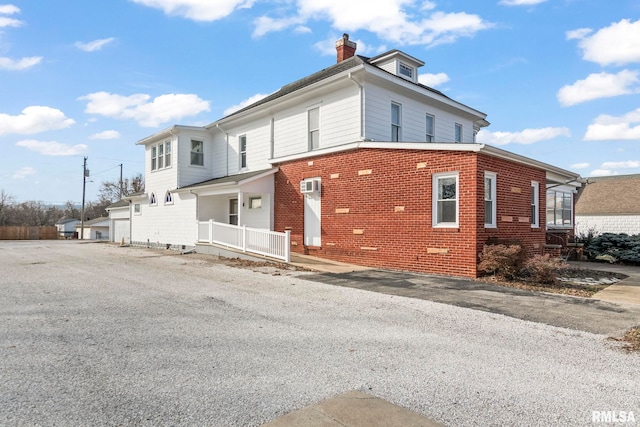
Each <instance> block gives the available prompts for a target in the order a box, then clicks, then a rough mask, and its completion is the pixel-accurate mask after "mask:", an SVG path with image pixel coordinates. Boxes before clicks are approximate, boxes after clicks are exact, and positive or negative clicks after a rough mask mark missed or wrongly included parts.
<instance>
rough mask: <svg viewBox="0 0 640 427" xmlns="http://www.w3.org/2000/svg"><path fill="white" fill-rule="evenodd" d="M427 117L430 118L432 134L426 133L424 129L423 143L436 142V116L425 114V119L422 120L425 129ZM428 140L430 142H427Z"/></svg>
mask: <svg viewBox="0 0 640 427" xmlns="http://www.w3.org/2000/svg"><path fill="white" fill-rule="evenodd" d="M427 117H431V132H432V133H431V134H430V133H428V132H426V129H425V137H426V138H425V141H426V142H434V141H435V140H436V116H434V115H433V114H429V113H426V114H425V118H424V125H425V128H426V126H427ZM429 139H431V141H429Z"/></svg>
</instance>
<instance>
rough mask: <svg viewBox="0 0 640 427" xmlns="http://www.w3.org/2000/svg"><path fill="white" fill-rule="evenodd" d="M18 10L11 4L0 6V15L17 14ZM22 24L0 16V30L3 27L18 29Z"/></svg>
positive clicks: (16, 20)
mask: <svg viewBox="0 0 640 427" xmlns="http://www.w3.org/2000/svg"><path fill="white" fill-rule="evenodd" d="M19 12H20V9H19V8H18V7H17V6H14V5H12V4H0V15H13V14H14V13H19ZM22 24H23V22H22V21H20V20H18V19H13V18H7V17H6V16H0V28H4V27H19V26H21V25H22Z"/></svg>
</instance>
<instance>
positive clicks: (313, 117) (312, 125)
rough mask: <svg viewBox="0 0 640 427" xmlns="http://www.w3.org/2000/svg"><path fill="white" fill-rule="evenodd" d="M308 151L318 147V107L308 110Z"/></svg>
mask: <svg viewBox="0 0 640 427" xmlns="http://www.w3.org/2000/svg"><path fill="white" fill-rule="evenodd" d="M307 114H308V118H307V120H308V124H309V151H311V150H316V149H318V148H320V108H312V109H311V110H309V112H308V113H307Z"/></svg>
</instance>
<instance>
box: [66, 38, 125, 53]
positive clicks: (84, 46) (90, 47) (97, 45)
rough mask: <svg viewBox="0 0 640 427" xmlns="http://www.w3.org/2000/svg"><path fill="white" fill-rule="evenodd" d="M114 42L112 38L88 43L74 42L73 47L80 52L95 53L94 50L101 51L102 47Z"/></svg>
mask: <svg viewBox="0 0 640 427" xmlns="http://www.w3.org/2000/svg"><path fill="white" fill-rule="evenodd" d="M114 40H115V38H114V37H109V38H106V39H98V40H94V41H92V42H88V43H82V42H76V43H75V46H76V47H77V48H78V49H80V50H84V51H85V52H95V51H96V50H100V49H102V48H103V47H105V46H106V45H108V44H109V43H111V42H113V41H114Z"/></svg>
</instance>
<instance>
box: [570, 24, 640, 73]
mask: <svg viewBox="0 0 640 427" xmlns="http://www.w3.org/2000/svg"><path fill="white" fill-rule="evenodd" d="M578 31H579V30H578ZM578 46H579V47H580V48H581V49H582V51H583V56H582V58H583V59H584V60H586V61H592V62H596V63H598V64H600V65H624V64H629V63H633V62H640V20H637V21H635V22H631V21H630V20H628V19H623V20H621V21H620V22H614V23H613V24H611V25H609V26H608V27H604V28H601V29H600V30H598V31H596V32H595V33H594V34H593V35H591V36H589V37H586V35H585V36H583V38H581V40H580V43H578Z"/></svg>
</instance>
